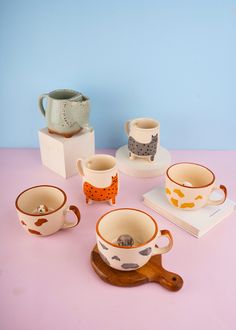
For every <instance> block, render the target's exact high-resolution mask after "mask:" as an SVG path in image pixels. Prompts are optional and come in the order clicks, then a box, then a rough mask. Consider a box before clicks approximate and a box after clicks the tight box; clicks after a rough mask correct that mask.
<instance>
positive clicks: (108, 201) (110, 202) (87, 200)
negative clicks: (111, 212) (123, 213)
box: [86, 199, 116, 206]
mask: <svg viewBox="0 0 236 330" xmlns="http://www.w3.org/2000/svg"><path fill="white" fill-rule="evenodd" d="M93 203H109V204H110V205H113V206H115V205H116V202H113V201H112V200H111V199H108V200H105V201H97V200H93V199H86V204H87V205H91V204H93Z"/></svg>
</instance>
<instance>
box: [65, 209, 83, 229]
mask: <svg viewBox="0 0 236 330" xmlns="http://www.w3.org/2000/svg"><path fill="white" fill-rule="evenodd" d="M69 211H72V212H74V214H75V216H76V222H74V223H73V222H67V221H65V222H64V224H63V227H62V229H68V228H74V227H76V226H77V225H78V224H79V222H80V211H79V209H78V207H77V206H75V205H70V206H69V207H68V209H67V210H66V213H67V212H69Z"/></svg>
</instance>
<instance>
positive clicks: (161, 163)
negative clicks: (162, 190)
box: [116, 145, 171, 178]
mask: <svg viewBox="0 0 236 330" xmlns="http://www.w3.org/2000/svg"><path fill="white" fill-rule="evenodd" d="M116 160H117V166H118V169H119V170H120V171H121V172H123V173H125V174H128V175H131V176H137V177H141V178H147V177H155V176H159V175H162V174H164V173H165V171H166V169H167V168H168V167H169V166H170V162H171V156H170V153H169V151H168V150H167V149H165V148H163V147H160V148H159V151H158V152H157V154H156V156H155V159H154V161H153V162H149V161H148V160H147V159H143V158H135V159H134V160H131V159H129V150H128V146H127V145H125V146H122V147H120V148H119V149H118V150H117V151H116Z"/></svg>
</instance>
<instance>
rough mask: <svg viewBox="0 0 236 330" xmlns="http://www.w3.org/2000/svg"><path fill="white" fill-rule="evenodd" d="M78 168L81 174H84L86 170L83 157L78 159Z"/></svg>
mask: <svg viewBox="0 0 236 330" xmlns="http://www.w3.org/2000/svg"><path fill="white" fill-rule="evenodd" d="M77 168H78V171H79V174H80V176H84V171H83V166H82V159H78V160H77Z"/></svg>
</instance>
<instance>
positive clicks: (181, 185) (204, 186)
mask: <svg viewBox="0 0 236 330" xmlns="http://www.w3.org/2000/svg"><path fill="white" fill-rule="evenodd" d="M181 164H190V165H197V166H199V167H203V168H205V169H206V170H208V171H209V172H210V173H211V174H212V176H213V179H212V181H211V182H210V183H208V184H206V185H203V186H198V187H189V186H184V185H183V184H180V183H178V182H176V181H175V180H173V179H172V178H171V177H170V175H169V170H170V169H171V168H172V167H174V166H176V165H181ZM166 176H167V177H168V179H169V180H170V181H172V182H174V183H175V184H177V185H178V186H180V187H183V188H189V189H200V188H206V187H209V186H211V185H212V184H213V183H214V182H215V174H214V173H213V172H212V170H210V169H209V168H208V167H206V166H204V165H201V164H198V163H192V162H180V163H175V164H172V165H171V166H169V167H168V168H167V170H166Z"/></svg>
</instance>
